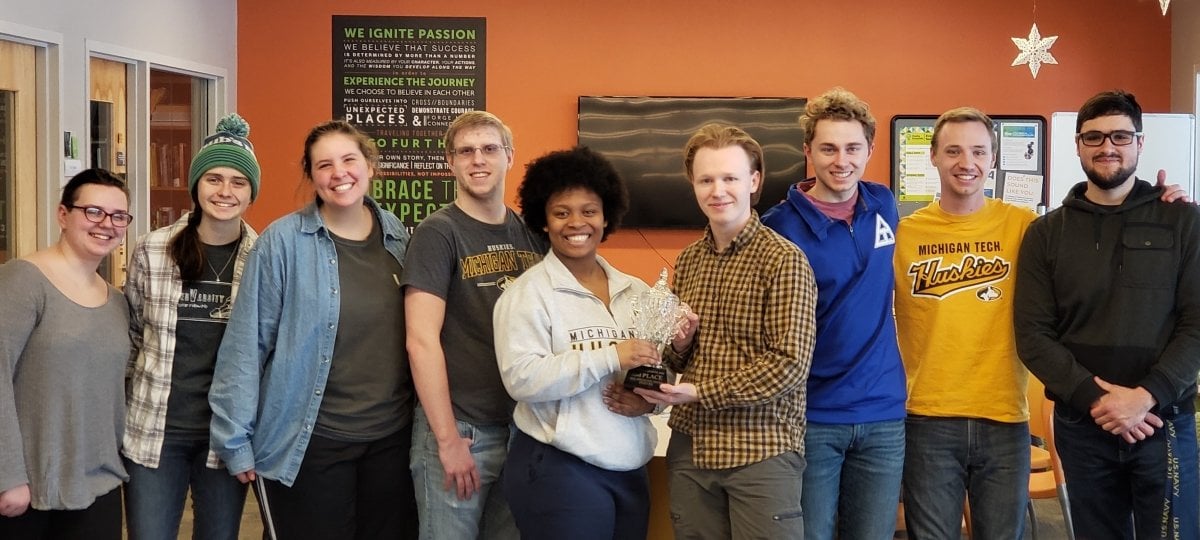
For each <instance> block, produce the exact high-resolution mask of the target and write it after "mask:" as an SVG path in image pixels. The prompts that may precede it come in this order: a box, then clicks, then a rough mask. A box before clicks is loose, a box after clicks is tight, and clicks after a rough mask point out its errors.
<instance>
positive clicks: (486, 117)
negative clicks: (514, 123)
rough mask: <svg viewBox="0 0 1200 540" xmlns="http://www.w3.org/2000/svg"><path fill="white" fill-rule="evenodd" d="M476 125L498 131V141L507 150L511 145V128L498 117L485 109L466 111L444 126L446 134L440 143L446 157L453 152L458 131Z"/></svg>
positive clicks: (510, 149)
mask: <svg viewBox="0 0 1200 540" xmlns="http://www.w3.org/2000/svg"><path fill="white" fill-rule="evenodd" d="M476 127H493V128H496V131H499V132H500V141H501V142H503V143H504V146H505V147H506V148H507V150H508V151H509V152H511V151H512V147H513V135H512V130H511V129H508V126H506V125H504V122H501V121H500V118H498V117H496V115H494V114H492V113H490V112H487V111H467V112H465V113H462V114H460V115H458V117H457V118H455V119H454V121H453V122H450V127H448V128H446V135H445V136H444V137H443V138H442V144H443V145H444V146H445V148H446V158H447V159H450V158H452V157H453V156H452V155H451V154H452V153H453V152H454V138H455V137H457V136H458V132H460V131H462V130H464V129H470V128H476Z"/></svg>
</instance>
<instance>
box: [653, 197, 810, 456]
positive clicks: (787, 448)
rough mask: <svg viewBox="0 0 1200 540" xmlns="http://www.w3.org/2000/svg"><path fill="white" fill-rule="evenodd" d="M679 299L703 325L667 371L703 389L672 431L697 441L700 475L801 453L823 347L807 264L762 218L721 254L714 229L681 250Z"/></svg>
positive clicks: (667, 358)
mask: <svg viewBox="0 0 1200 540" xmlns="http://www.w3.org/2000/svg"><path fill="white" fill-rule="evenodd" d="M675 293H676V294H678V295H679V298H680V299H681V300H683V301H684V302H686V303H687V304H688V306H690V307H691V308H692V310H693V311H695V312H696V313H697V314H698V315H699V316H700V327H699V329H697V332H696V337H695V339H694V340H693V342H692V346H691V347H690V348H689V349H688V350H686V351H684V352H683V353H682V354H676V353H674V351H673V350H672V349H671V347H667V352H666V354H665V355H664V357H663V360H664V362H665V363H666V364H667V365H668V366H669V367H670V368H672V369H674V370H676V371H678V372H680V373H682V374H683V378H682V382H689V383H693V384H695V385H696V390H697V392H698V394H699V397H700V400H699V401H698V402H695V403H688V404H684V405H676V406H675V407H674V409H673V412H672V413H671V422H670V426H671V428H672V429H677V430H680V431H682V432H684V433H687V434H689V435H691V436H692V445H693V446H692V452H693V456H694V458H693V459H694V460H695V465H696V466H697V467H700V468H704V469H727V468H731V467H739V466H743V465H748V464H752V463H758V462H760V461H763V460H765V459H767V458H770V457H773V456H777V455H780V454H783V453H785V452H803V451H804V426H805V420H804V408H805V395H806V391H805V385H806V383H807V381H808V370H809V366H810V364H811V361H812V351H813V343H814V342H815V340H816V320H815V316H814V308H815V306H816V303H817V288H816V282H815V281H814V278H813V272H812V267H811V266H809V264H808V259H807V258H806V257H805V256H804V253H803V252H801V251H800V249H799V248H797V247H796V246H795V245H794V244H792V243H791V242H789V241H788V240H787V239H785V238H783V237H782V236H779V235H778V234H776V233H775V232H774V231H772V230H770V229H768V228H766V227H764V226H763V225H762V223H761V222H759V220H758V215H757V214H754V215H753V216H751V219H750V221H749V223H748V224H747V225H746V227H745V228H744V229H743V230H742V232H741V233H739V234H738V236H737V237H736V238H734V240H733V243H732V244H731V245H730V246H729V247H728V248H727V249H725V251H723V252H717V251H716V244H715V243H714V240H713V237H712V231H711V229H706V230H705V233H704V238H702V239H700V240H697V241H696V242H694V243H692V244H691V245H689V246H688V247H687V248H686V249H684V250H683V253H681V254H680V255H679V260H678V261H677V262H676V267H675Z"/></svg>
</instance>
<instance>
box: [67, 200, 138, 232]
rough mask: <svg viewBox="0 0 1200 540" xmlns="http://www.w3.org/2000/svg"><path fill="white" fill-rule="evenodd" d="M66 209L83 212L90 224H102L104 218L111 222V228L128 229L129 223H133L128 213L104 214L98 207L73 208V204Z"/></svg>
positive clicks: (131, 216)
mask: <svg viewBox="0 0 1200 540" xmlns="http://www.w3.org/2000/svg"><path fill="white" fill-rule="evenodd" d="M67 208H69V209H71V210H83V217H86V218H87V220H88V221H90V222H92V223H104V218H108V219H109V220H111V221H112V224H113V227H128V226H129V224H130V223H133V214H130V213H129V212H121V211H116V212H105V211H104V209H103V208H100V207H99V206H75V205H73V204H69V205H67Z"/></svg>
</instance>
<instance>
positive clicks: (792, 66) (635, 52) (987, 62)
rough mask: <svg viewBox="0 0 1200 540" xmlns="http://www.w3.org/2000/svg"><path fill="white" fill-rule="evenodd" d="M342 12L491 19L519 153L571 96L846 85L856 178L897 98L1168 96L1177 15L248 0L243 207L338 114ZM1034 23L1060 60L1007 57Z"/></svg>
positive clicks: (909, 106) (813, 4) (636, 237)
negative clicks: (854, 122) (858, 127)
mask: <svg viewBox="0 0 1200 540" xmlns="http://www.w3.org/2000/svg"><path fill="white" fill-rule="evenodd" d="M333 14H339V15H413V16H446V17H486V18H487V32H488V50H487V61H486V62H487V80H488V89H487V99H488V102H487V107H488V109H489V110H491V111H492V112H494V113H496V114H497V115H499V116H500V117H501V118H503V119H504V120H505V122H506V123H508V124H509V125H510V126H511V127H512V128H513V131H514V133H515V137H516V147H517V157H516V159H517V163H518V164H517V165H516V166H515V167H514V168H513V172H512V174H510V175H509V180H508V184H509V185H508V194H509V197H510V199H511V198H512V197H513V196H514V194H515V192H516V185H517V184H518V183H519V182H520V180H521V176H522V172H523V170H524V166H523V165H524V163H527V162H528V161H529V160H531V159H533V158H535V157H537V156H539V155H541V154H543V153H545V152H548V151H551V150H556V149H560V148H565V147H569V146H571V145H573V144H574V143H575V128H576V117H575V113H576V110H575V107H576V98H577V97H578V96H580V95H611V94H622V95H678V96H691V95H694V96H804V97H811V96H815V95H817V94H819V93H821V92H823V91H825V90H826V89H828V88H830V87H832V86H836V85H840V86H845V87H846V88H848V89H850V90H851V91H853V92H855V93H857V94H858V95H859V96H860V97H862V98H863V99H865V100H867V101H868V102H870V103H871V105H872V110H873V111H874V113H875V116H876V118H877V119H878V121H879V125H880V128H879V133H878V135H877V136H876V141H875V143H876V152H877V153H876V155H875V156H874V159H872V160H871V164H870V166H869V167H868V168H867V177H868V178H870V179H873V180H877V181H880V182H884V183H886V182H887V181H888V177H889V174H890V171H889V166H888V148H889V147H890V146H889V145H890V144H891V141H890V140H889V134H888V124H889V122H890V120H891V117H892V116H893V115H897V114H937V113H940V112H941V111H943V110H946V109H948V108H951V107H955V106H959V105H974V106H977V107H980V108H982V109H983V110H985V111H987V112H989V113H993V114H1039V115H1043V116H1046V118H1047V120H1049V117H1050V114H1051V113H1053V112H1055V111H1072V110H1076V109H1078V107H1079V105H1080V104H1082V103H1083V101H1084V100H1085V99H1087V97H1089V96H1091V95H1092V94H1094V93H1096V92H1098V91H1101V90H1105V89H1110V88H1124V89H1127V90H1129V91H1131V92H1133V93H1134V94H1136V95H1137V96H1138V98H1139V100H1140V101H1141V103H1142V106H1143V107H1144V108H1145V110H1146V111H1147V112H1168V110H1169V107H1170V87H1171V84H1170V83H1171V81H1170V52H1171V37H1170V32H1171V24H1170V20H1169V18H1166V17H1163V16H1162V14H1161V12H1160V11H1159V7H1158V2H1154V1H1152V0H1057V1H1050V0H1043V1H1042V2H1037V0H971V1H969V2H958V3H953V4H951V3H942V2H903V3H901V2H895V1H894V0H862V1H859V2H844V1H840V0H810V1H796V0H771V1H758V2H728V1H715V0H692V1H684V0H651V1H636V2H634V1H629V0H607V1H590V2H589V1H582V0H563V1H561V2H542V1H537V2H532V1H525V0H512V1H504V0H499V1H498V0H488V1H480V0H458V1H455V2H445V1H433V0H404V1H403V2H397V1H395V0H361V1H358V0H354V1H342V2H329V1H328V0H289V1H287V2H283V1H279V0H253V1H245V2H238V78H239V81H238V96H237V97H238V108H239V111H238V112H240V113H241V114H242V115H243V116H245V117H246V118H247V119H248V120H249V121H250V123H251V126H252V127H253V130H252V132H251V139H252V140H253V142H254V145H255V149H256V150H257V154H258V157H259V160H260V161H261V163H262V168H263V171H264V174H263V176H264V182H263V187H262V196H261V197H260V198H259V201H258V202H257V203H255V205H254V207H253V208H252V209H251V210H250V214H249V220H250V222H251V223H252V224H253V225H255V226H256V227H259V228H262V227H265V226H266V224H267V223H269V222H270V221H271V220H273V219H275V218H277V217H279V216H281V215H283V214H285V213H287V212H289V211H291V210H293V209H295V208H296V207H297V206H298V205H299V204H300V203H301V198H300V195H302V194H303V193H304V191H303V188H299V187H298V182H300V170H299V156H300V154H301V152H302V150H303V146H302V143H303V138H304V136H305V134H306V133H307V131H308V129H309V128H310V127H312V126H313V125H315V124H317V123H319V122H321V121H323V120H327V119H328V118H329V116H330V115H331V114H332V106H331V92H332V82H331V80H330V78H331V73H332V66H331V62H332V60H331V57H332V52H331V20H330V17H331V15H333ZM1033 22H1037V23H1038V28H1039V30H1041V32H1042V34H1043V35H1058V36H1059V39H1058V41H1057V42H1056V43H1055V44H1054V46H1053V47H1052V48H1051V49H1050V51H1051V53H1052V54H1053V55H1054V57H1055V58H1056V59H1058V62H1059V65H1043V66H1042V70H1041V72H1040V74H1039V75H1038V78H1037V79H1036V80H1035V79H1033V78H1031V77H1030V74H1029V69H1028V67H1026V66H1019V67H1009V64H1010V63H1012V60H1013V58H1015V57H1016V55H1017V52H1018V51H1017V48H1016V47H1015V46H1014V45H1013V44H1012V42H1011V40H1010V39H1009V38H1010V37H1012V36H1018V37H1025V36H1027V35H1028V33H1029V27H1030V25H1031V24H1032V23H1033ZM696 237H697V233H696V232H694V231H655V230H642V231H632V230H625V231H621V232H619V233H617V234H616V235H614V236H612V237H611V238H610V239H609V240H608V242H606V243H605V245H604V248H603V249H602V253H603V254H604V255H605V256H606V257H607V258H609V260H610V261H611V262H613V263H614V264H615V265H616V266H618V267H620V268H622V269H624V270H625V271H627V272H630V273H632V274H635V275H638V276H640V277H642V278H643V279H646V280H648V281H649V280H652V279H653V278H655V277H656V276H657V274H658V270H659V268H661V267H662V266H663V265H664V264H665V263H666V262H669V263H671V264H673V263H674V260H675V257H676V255H677V254H678V252H679V251H680V250H681V249H682V248H683V247H684V246H686V245H687V243H689V242H690V241H692V240H693V239H695V238H696Z"/></svg>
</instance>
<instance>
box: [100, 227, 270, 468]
mask: <svg viewBox="0 0 1200 540" xmlns="http://www.w3.org/2000/svg"><path fill="white" fill-rule="evenodd" d="M187 218H188V214H184V215H183V217H182V218H180V219H179V221H176V222H175V223H173V224H171V225H169V226H167V227H163V228H161V229H158V230H156V231H153V232H151V233H149V234H147V235H146V236H144V237H142V238H141V240H139V241H138V244H137V247H135V248H134V250H133V259H132V260H131V261H130V263H129V273H128V274H127V275H126V278H125V298H126V299H127V300H128V301H129V338H130V340H132V342H133V351H132V354H131V355H130V358H129V365H128V366H127V368H126V370H125V381H126V382H125V384H126V387H127V388H126V391H125V409H126V411H125V436H124V437H123V438H122V440H121V453H122V454H124V455H125V457H128V458H129V459H131V460H133V462H134V463H138V464H141V465H144V466H146V467H150V468H152V469H156V468H158V462H159V455H160V452H161V451H162V444H163V435H164V431H165V426H166V424H167V397H168V396H169V395H170V394H171V366H172V365H173V362H174V361H175V324H176V323H177V322H178V318H179V297H180V296H181V295H182V294H183V280H182V279H180V277H179V267H178V266H176V265H175V259H173V258H171V253H170V250H171V247H170V244H171V239H172V238H175V235H177V234H179V232H180V231H182V230H183V228H184V226H185V225H187ZM257 238H258V235H257V234H255V232H254V229H251V228H250V226H249V225H246V223H245V222H243V223H242V243H241V245H239V246H238V253H237V260H236V261H234V263H233V287H232V290H231V292H230V302H232V301H233V299H234V298H237V290H238V283H239V282H240V281H241V278H242V269H243V268H245V266H246V257H248V256H249V255H250V248H252V247H254V241H255V240H256V239H257ZM219 345H220V343H213V347H214V348H216V347H217V346H219ZM207 466H208V468H210V469H219V468H221V466H220V462H219V461H218V460H217V455H216V453H214V452H213V451H212V450H209V452H208V460H207Z"/></svg>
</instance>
